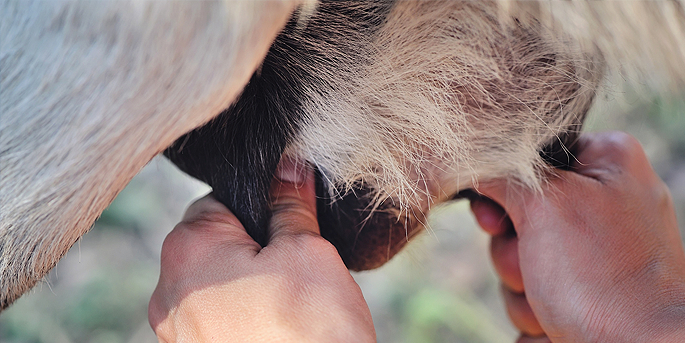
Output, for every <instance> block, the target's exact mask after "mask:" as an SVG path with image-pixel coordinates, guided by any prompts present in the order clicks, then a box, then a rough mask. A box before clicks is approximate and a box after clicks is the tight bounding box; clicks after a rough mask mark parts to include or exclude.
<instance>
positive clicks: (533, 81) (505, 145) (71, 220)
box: [0, 0, 685, 308]
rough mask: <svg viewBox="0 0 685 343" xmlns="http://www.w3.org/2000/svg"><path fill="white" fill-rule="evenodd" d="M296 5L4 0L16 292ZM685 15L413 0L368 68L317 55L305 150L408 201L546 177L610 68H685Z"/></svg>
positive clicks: (3, 209)
mask: <svg viewBox="0 0 685 343" xmlns="http://www.w3.org/2000/svg"><path fill="white" fill-rule="evenodd" d="M293 8H294V6H293V5H292V4H282V5H281V6H275V4H273V3H265V2H259V1H255V2H244V3H243V2H235V1H226V2H224V3H209V2H201V3H184V2H180V3H179V2H173V3H166V2H135V1H133V2H124V1H121V2H119V1H117V2H88V1H84V2H27V1H18V2H10V1H6V0H5V1H2V2H1V3H0V40H1V41H2V48H1V49H0V82H1V83H2V84H1V86H0V308H4V307H6V306H8V305H9V304H10V303H11V302H12V301H14V300H15V299H16V298H17V297H18V296H20V295H21V294H22V293H24V292H25V291H26V290H28V289H29V288H30V287H32V286H33V285H34V284H35V283H36V282H37V281H38V280H40V279H41V278H42V277H43V276H44V275H45V274H46V273H47V272H48V271H49V270H50V269H51V268H52V267H53V266H54V265H55V263H57V261H58V260H59V258H60V257H61V256H62V255H63V254H64V253H65V252H66V251H67V249H68V248H69V247H70V246H71V245H72V244H73V243H74V242H76V240H77V239H78V238H79V237H80V236H81V235H83V234H84V233H85V232H86V231H87V230H88V229H89V228H90V227H91V226H92V224H93V222H94V221H95V219H96V218H97V217H98V216H99V215H100V213H101V212H102V211H103V209H104V208H105V207H106V206H107V205H108V204H109V203H110V202H111V201H112V199H113V198H114V197H115V196H116V194H117V193H118V192H119V191H120V190H121V189H122V188H123V187H124V186H125V184H126V183H127V182H128V181H129V180H130V179H131V177H133V175H135V174H136V173H137V172H138V171H139V170H140V169H141V168H142V167H143V165H144V164H145V163H147V161H149V159H150V158H152V157H153V156H154V155H155V154H157V153H158V152H159V151H161V150H163V149H164V148H165V147H166V146H168V145H169V144H171V143H172V142H173V141H174V140H175V139H176V138H178V137H179V136H180V135H181V134H183V133H184V132H186V131H188V130H190V129H192V128H194V127H197V126H199V125H201V124H202V123H205V122H206V121H207V120H209V119H210V118H211V117H213V116H215V115H217V114H218V113H219V112H220V111H221V110H222V109H224V108H226V107H227V106H228V105H229V104H230V103H231V102H232V101H233V100H234V99H235V98H236V96H237V95H238V93H239V92H240V89H241V88H242V87H243V86H244V84H245V83H246V82H247V80H248V79H249V77H250V75H251V74H252V72H253V71H254V70H255V69H256V68H257V67H258V65H259V63H260V61H261V59H262V58H263V56H264V54H265V53H266V50H267V48H268V46H269V44H270V42H271V40H272V39H273V38H274V37H275V36H276V34H277V32H278V31H279V30H280V28H281V27H282V26H283V25H284V23H285V21H286V20H287V18H288V16H289V14H290V12H291V10H292V9H293ZM307 8H308V11H312V10H315V9H314V8H315V7H314V6H311V5H310V6H308V7H307ZM305 12H306V11H305ZM684 18H685V14H684V13H683V3H682V2H680V1H676V0H673V1H606V2H600V1H563V2H562V1H559V2H557V1H541V2H539V3H538V2H524V3H518V2H511V1H500V2H496V3H492V2H481V1H469V2H409V1H406V2H405V1H401V2H398V4H397V6H396V8H395V9H393V10H392V12H391V14H390V16H389V17H388V18H387V22H386V25H385V26H384V27H383V28H382V29H381V30H380V31H379V33H378V34H377V36H374V37H366V38H364V37H359V39H368V43H369V44H368V50H366V51H359V55H358V56H357V62H356V63H355V64H354V65H352V66H351V65H340V68H339V69H337V70H321V71H320V73H321V75H322V76H323V77H327V76H329V77H327V81H325V82H321V84H312V85H310V88H311V92H310V93H309V95H308V97H307V99H306V102H305V104H306V106H305V114H306V125H305V126H304V127H305V129H304V130H303V131H302V132H301V134H300V135H299V136H298V137H296V139H295V142H294V143H293V144H292V145H291V146H290V147H289V149H288V153H289V154H292V155H299V156H302V157H305V158H306V159H308V160H309V161H310V162H311V163H313V164H315V165H316V166H318V167H319V168H321V170H322V171H323V172H324V175H325V176H326V177H327V178H328V180H329V181H330V184H331V185H332V186H337V187H338V190H340V191H345V189H347V188H348V187H349V186H350V185H352V184H355V183H357V182H360V181H363V182H366V183H368V184H370V185H372V186H373V187H375V188H376V189H377V190H378V197H379V199H382V198H387V197H390V198H392V199H393V200H394V201H396V202H397V203H398V204H400V205H401V206H400V209H401V210H402V211H406V212H412V211H426V210H427V209H428V207H429V206H430V205H431V204H433V203H435V202H439V201H442V200H444V199H446V198H447V197H449V196H451V195H452V194H454V193H455V192H456V191H457V190H459V189H461V188H465V187H471V186H473V185H474V184H476V183H477V182H478V181H483V180H487V179H489V178H493V177H501V176H504V177H509V178H510V179H511V180H512V181H514V182H520V183H523V184H526V185H529V186H530V187H536V185H538V183H539V182H540V180H541V175H543V172H544V169H545V167H544V164H543V163H542V160H541V159H540V157H539V153H538V151H539V149H540V148H541V146H543V145H544V144H547V143H549V142H550V141H552V140H554V139H555V136H556V135H557V134H559V133H561V132H562V131H563V130H566V129H567V128H568V124H569V123H572V122H573V121H574V118H575V117H576V116H579V115H581V114H582V113H584V112H585V111H586V110H587V108H588V106H590V104H591V101H592V98H593V96H594V93H595V92H596V90H597V89H600V88H601V86H600V85H601V83H600V81H601V80H602V79H603V78H604V77H605V75H609V74H614V75H623V76H626V77H628V78H629V79H631V80H632V81H633V82H635V83H636V84H640V85H643V84H649V85H652V86H653V87H655V88H656V89H663V88H665V87H671V86H680V85H682V84H683V81H684V80H685V68H683V67H682V66H683V65H684V64H685V28H684V25H685V23H684ZM303 25H306V18H304V19H303ZM351 36H352V37H354V35H353V34H351ZM328 55H330V56H334V53H333V52H330V51H329V52H328ZM302 63H307V61H302Z"/></svg>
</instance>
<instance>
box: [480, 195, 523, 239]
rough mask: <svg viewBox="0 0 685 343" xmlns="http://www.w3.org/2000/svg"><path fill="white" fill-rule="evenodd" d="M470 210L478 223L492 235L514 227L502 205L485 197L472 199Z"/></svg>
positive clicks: (500, 233)
mask: <svg viewBox="0 0 685 343" xmlns="http://www.w3.org/2000/svg"><path fill="white" fill-rule="evenodd" d="M471 212H473V216H474V217H475V218H476V221H478V225H480V227H481V228H482V229H483V230H484V231H485V232H487V233H488V234H490V235H492V236H497V235H503V234H505V233H507V232H508V231H510V230H513V228H514V227H513V225H512V224H511V220H509V217H507V214H506V212H504V209H503V208H502V206H500V205H498V204H497V203H496V202H494V201H492V200H490V199H488V198H486V197H480V198H476V199H472V200H471Z"/></svg>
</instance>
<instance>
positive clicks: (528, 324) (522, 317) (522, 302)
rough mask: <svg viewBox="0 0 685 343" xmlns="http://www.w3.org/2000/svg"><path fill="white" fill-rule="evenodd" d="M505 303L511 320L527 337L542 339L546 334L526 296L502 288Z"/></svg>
mask: <svg viewBox="0 0 685 343" xmlns="http://www.w3.org/2000/svg"><path fill="white" fill-rule="evenodd" d="M502 293H503V295H504V303H505V305H506V306H507V313H508V314H509V319H511V322H512V323H513V324H514V326H516V328H517V329H519V331H521V333H522V334H523V335H525V336H530V337H540V336H543V335H544V334H545V332H544V331H543V330H542V327H540V323H539V322H538V320H537V318H535V314H533V310H532V309H531V307H530V304H528V300H527V299H526V296H525V294H522V293H514V292H512V291H511V290H509V289H507V288H506V287H502Z"/></svg>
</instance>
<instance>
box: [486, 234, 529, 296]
mask: <svg viewBox="0 0 685 343" xmlns="http://www.w3.org/2000/svg"><path fill="white" fill-rule="evenodd" d="M490 255H491V257H492V263H493V265H494V266H495V270H496V271H497V274H498V275H499V277H500V279H501V280H502V283H504V285H505V286H506V287H507V288H509V289H510V290H512V291H514V292H516V293H523V277H522V276H521V267H520V265H519V253H518V238H516V237H511V236H505V235H500V236H495V237H493V238H492V240H491V241H490Z"/></svg>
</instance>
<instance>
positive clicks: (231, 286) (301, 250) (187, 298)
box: [148, 160, 375, 342]
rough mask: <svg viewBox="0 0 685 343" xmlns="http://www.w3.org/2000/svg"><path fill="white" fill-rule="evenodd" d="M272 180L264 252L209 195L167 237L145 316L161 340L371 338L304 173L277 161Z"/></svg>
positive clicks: (362, 306) (362, 305) (367, 318)
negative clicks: (321, 232)
mask: <svg viewBox="0 0 685 343" xmlns="http://www.w3.org/2000/svg"><path fill="white" fill-rule="evenodd" d="M276 174H277V177H276V179H274V181H273V183H272V189H271V196H272V201H273V206H272V209H273V217H272V220H271V224H270V228H269V230H270V232H269V235H270V236H269V242H268V244H267V246H265V247H264V248H261V247H260V245H259V244H257V242H255V241H254V240H253V239H252V238H251V237H250V236H249V235H248V234H247V232H246V231H245V229H244V228H243V226H242V225H241V223H240V222H239V221H238V219H237V218H236V217H235V216H234V215H233V214H232V213H231V212H230V211H229V210H228V209H226V208H225V207H224V206H223V205H222V204H220V203H219V202H217V201H216V200H214V199H213V198H212V197H211V195H208V196H206V197H204V198H202V199H200V200H198V201H197V202H195V203H194V204H193V205H192V206H190V208H189V209H188V210H187V212H186V214H185V217H184V219H183V221H182V222H181V223H180V224H178V225H177V226H176V227H175V228H174V229H173V231H172V232H171V233H170V234H169V235H168V236H167V238H166V240H165V241H164V245H163V247H162V258H161V265H162V266H161V274H160V278H159V283H158V285H157V288H156V289H155V291H154V293H153V295H152V299H151V300H150V305H149V311H148V312H149V319H150V324H151V326H152V328H153V330H154V331H155V333H156V334H157V336H158V338H159V340H160V341H163V342H177V341H190V342H229V341H230V342H234V341H241V342H242V341H244V342H275V341H278V342H324V341H325V342H372V341H375V331H374V327H373V322H372V320H371V314H370V312H369V309H368V306H367V305H366V302H365V301H364V298H363V296H362V293H361V290H360V288H359V286H358V285H357V284H356V283H355V281H354V280H353V279H352V276H351V275H350V273H349V271H348V270H347V268H346V267H345V265H344V263H343V262H342V260H341V259H340V257H339V255H338V253H337V251H336V249H335V247H333V245H331V244H330V243H329V242H328V241H326V240H325V239H323V238H322V237H321V236H320V235H319V227H318V223H317V219H316V200H315V192H314V176H313V172H312V171H311V170H309V169H308V168H306V167H304V166H303V165H302V164H300V165H299V166H298V164H297V163H294V162H293V161H290V160H286V161H282V162H281V165H280V166H279V169H278V171H277V173H276Z"/></svg>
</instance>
